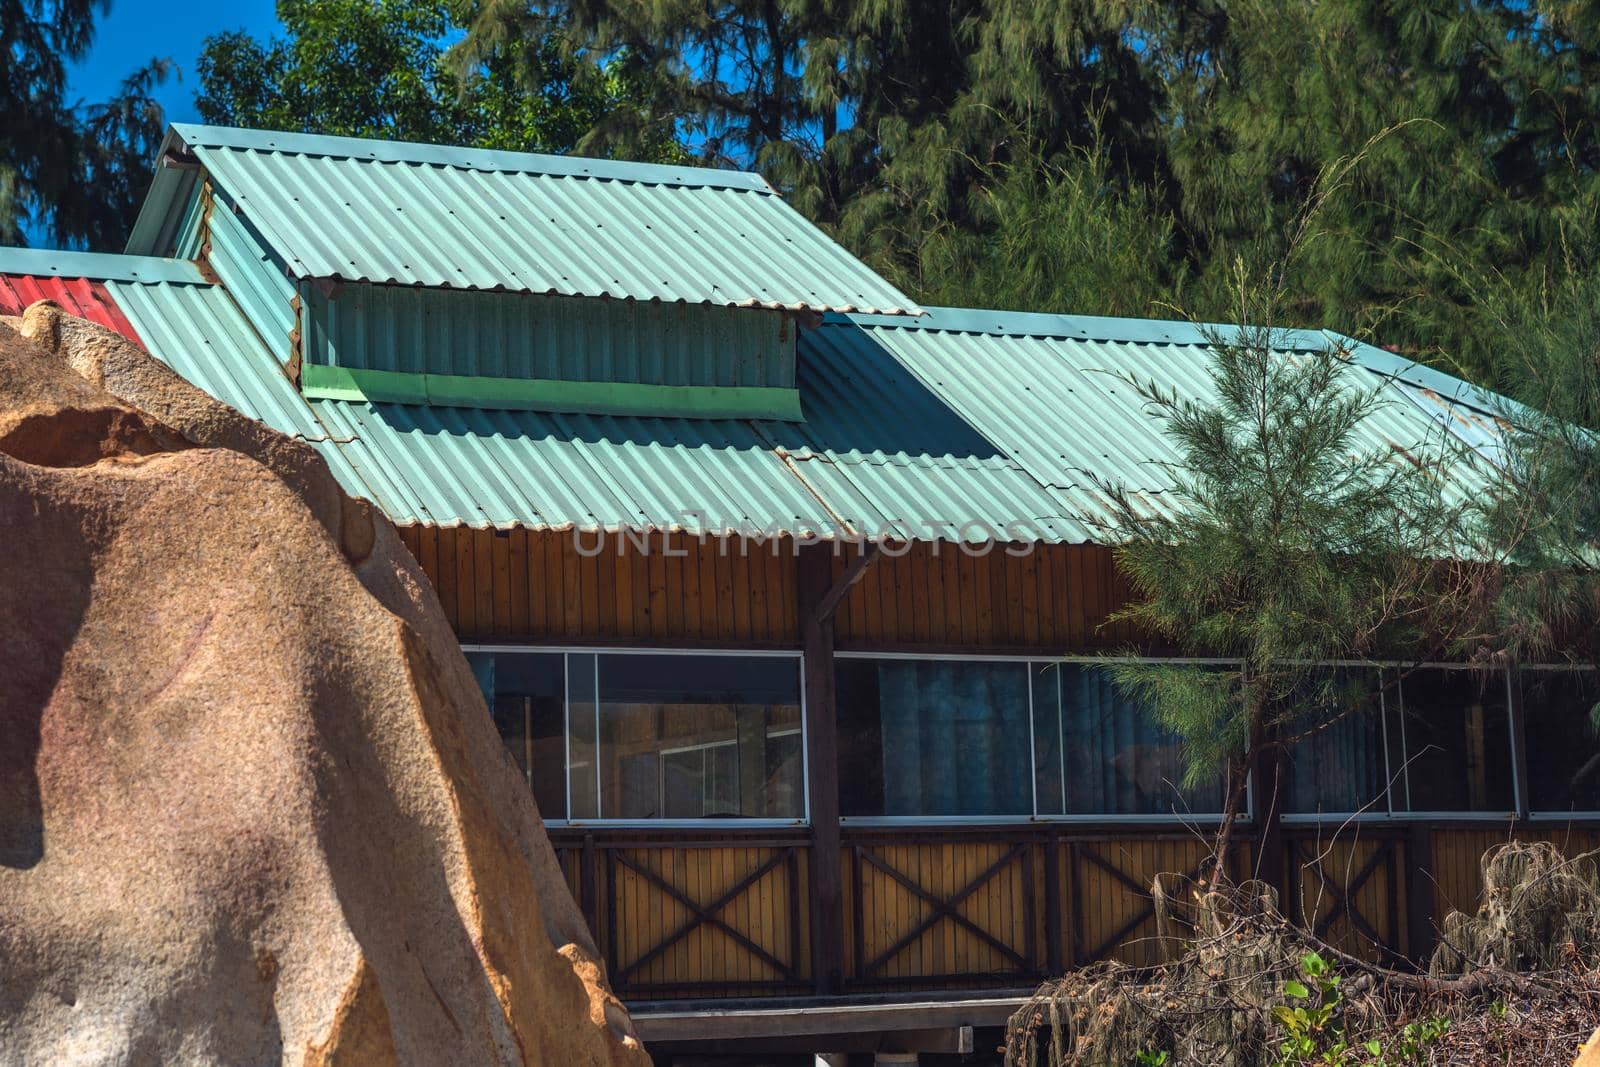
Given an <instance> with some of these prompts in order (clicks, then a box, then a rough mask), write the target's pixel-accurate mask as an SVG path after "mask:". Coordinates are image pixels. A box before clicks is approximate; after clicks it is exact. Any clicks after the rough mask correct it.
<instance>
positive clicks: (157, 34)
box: [68, 0, 279, 122]
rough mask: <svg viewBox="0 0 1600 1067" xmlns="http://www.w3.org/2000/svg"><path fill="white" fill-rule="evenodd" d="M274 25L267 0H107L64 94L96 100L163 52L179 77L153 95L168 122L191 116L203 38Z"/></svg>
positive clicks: (257, 32)
mask: <svg viewBox="0 0 1600 1067" xmlns="http://www.w3.org/2000/svg"><path fill="white" fill-rule="evenodd" d="M278 28H279V27H278V17H277V14H276V13H275V5H274V2H273V0H209V2H207V0H111V10H110V11H109V12H108V13H106V14H104V15H102V16H101V17H100V18H99V19H98V20H96V29H95V38H94V47H93V49H92V50H91V51H90V53H89V55H88V56H87V57H86V58H85V59H84V61H83V62H82V63H80V64H78V65H77V66H75V67H74V68H73V69H72V74H71V86H70V88H69V90H68V98H69V99H74V100H81V101H83V102H84V103H86V104H92V103H97V102H99V101H101V100H104V99H106V98H107V97H109V96H111V95H112V94H113V93H114V92H115V91H116V88H117V86H118V85H119V84H120V83H121V81H122V79H123V78H124V77H126V76H127V75H128V73H129V72H130V71H132V70H133V69H134V68H135V67H138V66H141V65H143V64H144V62H145V61H146V60H148V59H150V58H152V57H154V56H167V57H170V58H171V59H172V60H173V61H174V62H175V63H177V65H178V68H179V74H180V75H181V80H179V79H171V80H169V81H168V82H167V84H166V85H163V86H162V87H161V88H160V89H159V90H158V92H157V94H156V95H157V97H158V98H159V99H160V101H161V103H162V106H163V107H165V108H166V112H167V121H168V122H194V121H196V120H197V119H198V118H199V115H198V114H196V112H195V109H194V93H195V87H196V78H195V73H194V64H195V59H196V57H198V56H199V55H200V46H201V44H202V43H203V42H204V41H205V39H206V38H207V37H209V36H211V35H212V34H214V33H221V32H223V31H225V30H246V31H248V32H249V33H251V34H252V35H254V36H256V37H269V36H272V35H273V34H275V33H277V32H278Z"/></svg>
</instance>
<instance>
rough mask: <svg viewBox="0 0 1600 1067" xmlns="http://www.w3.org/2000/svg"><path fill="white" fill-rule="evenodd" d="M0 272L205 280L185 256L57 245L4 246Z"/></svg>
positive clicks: (97, 278) (184, 281) (99, 278)
mask: <svg viewBox="0 0 1600 1067" xmlns="http://www.w3.org/2000/svg"><path fill="white" fill-rule="evenodd" d="M0 274H39V275H49V276H52V277H57V278H92V279H94V280H95V281H103V282H113V281H114V282H150V283H155V282H178V283H180V284H189V285H203V284H204V283H205V279H204V278H202V277H201V276H200V268H199V267H196V266H195V265H194V264H193V263H190V262H189V261H187V260H183V259H165V258H163V257H161V256H124V255H119V254H117V253H114V252H64V251H61V250H60V249H55V248H0Z"/></svg>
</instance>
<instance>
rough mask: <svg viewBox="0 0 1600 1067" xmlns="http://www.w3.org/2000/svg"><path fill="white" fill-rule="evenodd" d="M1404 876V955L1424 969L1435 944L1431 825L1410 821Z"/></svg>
mask: <svg viewBox="0 0 1600 1067" xmlns="http://www.w3.org/2000/svg"><path fill="white" fill-rule="evenodd" d="M1405 879H1406V950H1407V951H1406V954H1407V955H1408V956H1410V957H1411V962H1412V963H1414V964H1416V965H1417V966H1418V967H1422V968H1425V967H1427V965H1428V958H1429V957H1430V956H1432V955H1433V947H1434V926H1433V924H1434V914H1433V882H1434V878H1433V828H1432V827H1430V826H1429V825H1428V824H1427V823H1421V822H1419V823H1412V824H1411V826H1410V828H1409V829H1408V831H1407V836H1406V873H1405ZM1397 918H1398V916H1397Z"/></svg>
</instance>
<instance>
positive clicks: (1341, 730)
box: [1257, 667, 1394, 815]
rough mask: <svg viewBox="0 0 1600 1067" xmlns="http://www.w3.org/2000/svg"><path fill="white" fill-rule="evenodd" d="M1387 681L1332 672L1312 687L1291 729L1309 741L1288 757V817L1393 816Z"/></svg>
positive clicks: (1371, 672)
mask: <svg viewBox="0 0 1600 1067" xmlns="http://www.w3.org/2000/svg"><path fill="white" fill-rule="evenodd" d="M1386 681H1387V682H1388V683H1390V684H1392V683H1393V681H1394V678H1393V676H1392V675H1391V676H1388V677H1386V676H1385V675H1384V673H1383V672H1382V671H1380V670H1378V669H1377V668H1369V667H1337V668H1329V671H1328V673H1327V674H1326V675H1323V676H1320V677H1316V678H1313V679H1312V680H1311V681H1310V683H1309V684H1308V686H1307V688H1308V690H1310V691H1309V692H1308V694H1307V698H1306V701H1305V704H1304V706H1303V708H1302V710H1301V711H1300V713H1299V715H1298V717H1297V719H1296V721H1295V723H1294V725H1293V727H1292V729H1293V730H1294V731H1295V733H1296V734H1304V735H1305V736H1304V737H1303V738H1302V739H1301V740H1300V741H1299V742H1298V743H1296V744H1295V745H1293V746H1291V747H1290V749H1289V752H1288V761H1287V766H1286V767H1285V771H1284V775H1285V780H1284V785H1283V811H1284V813H1285V814H1295V815H1321V814H1341V815H1349V814H1354V813H1356V812H1363V813H1372V814H1378V815H1387V814H1388V813H1389V779H1390V774H1391V772H1390V769H1389V768H1390V761H1389V752H1388V749H1387V745H1386V741H1385V735H1384V718H1385V714H1384V713H1385V709H1386V706H1387V704H1388V703H1390V702H1391V700H1390V699H1389V698H1387V697H1386V694H1385V693H1384V689H1383V687H1384V684H1385V682H1386ZM1257 803H1258V805H1259V804H1260V803H1262V801H1261V800H1260V799H1258V802H1257Z"/></svg>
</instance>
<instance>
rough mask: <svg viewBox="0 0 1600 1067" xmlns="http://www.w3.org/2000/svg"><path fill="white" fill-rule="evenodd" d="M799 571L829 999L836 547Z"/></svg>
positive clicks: (819, 987) (818, 916)
mask: <svg viewBox="0 0 1600 1067" xmlns="http://www.w3.org/2000/svg"><path fill="white" fill-rule="evenodd" d="M795 566H796V587H797V592H798V596H797V597H796V601H797V603H798V607H799V611H800V620H799V621H800V642H801V647H802V649H803V651H804V653H805V668H804V669H805V686H806V749H807V751H806V780H807V783H808V785H809V788H810V795H811V812H810V815H811V865H810V867H811V973H812V976H813V979H814V981H815V985H816V991H817V993H818V994H821V995H829V994H834V993H838V992H839V991H840V990H841V988H842V984H843V972H844V916H843V911H844V906H843V901H844V895H843V891H842V888H841V885H840V870H839V741H838V730H839V724H838V718H837V715H836V713H835V707H834V687H833V614H832V612H831V611H829V612H827V613H824V612H823V611H822V610H821V608H822V607H823V605H824V604H825V603H826V602H827V601H828V599H829V594H830V592H832V590H833V549H832V547H831V546H829V545H822V544H816V545H802V546H799V547H798V548H797V550H796V560H795ZM833 603H834V604H835V605H836V604H837V603H838V601H837V599H835V600H834V602H833Z"/></svg>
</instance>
